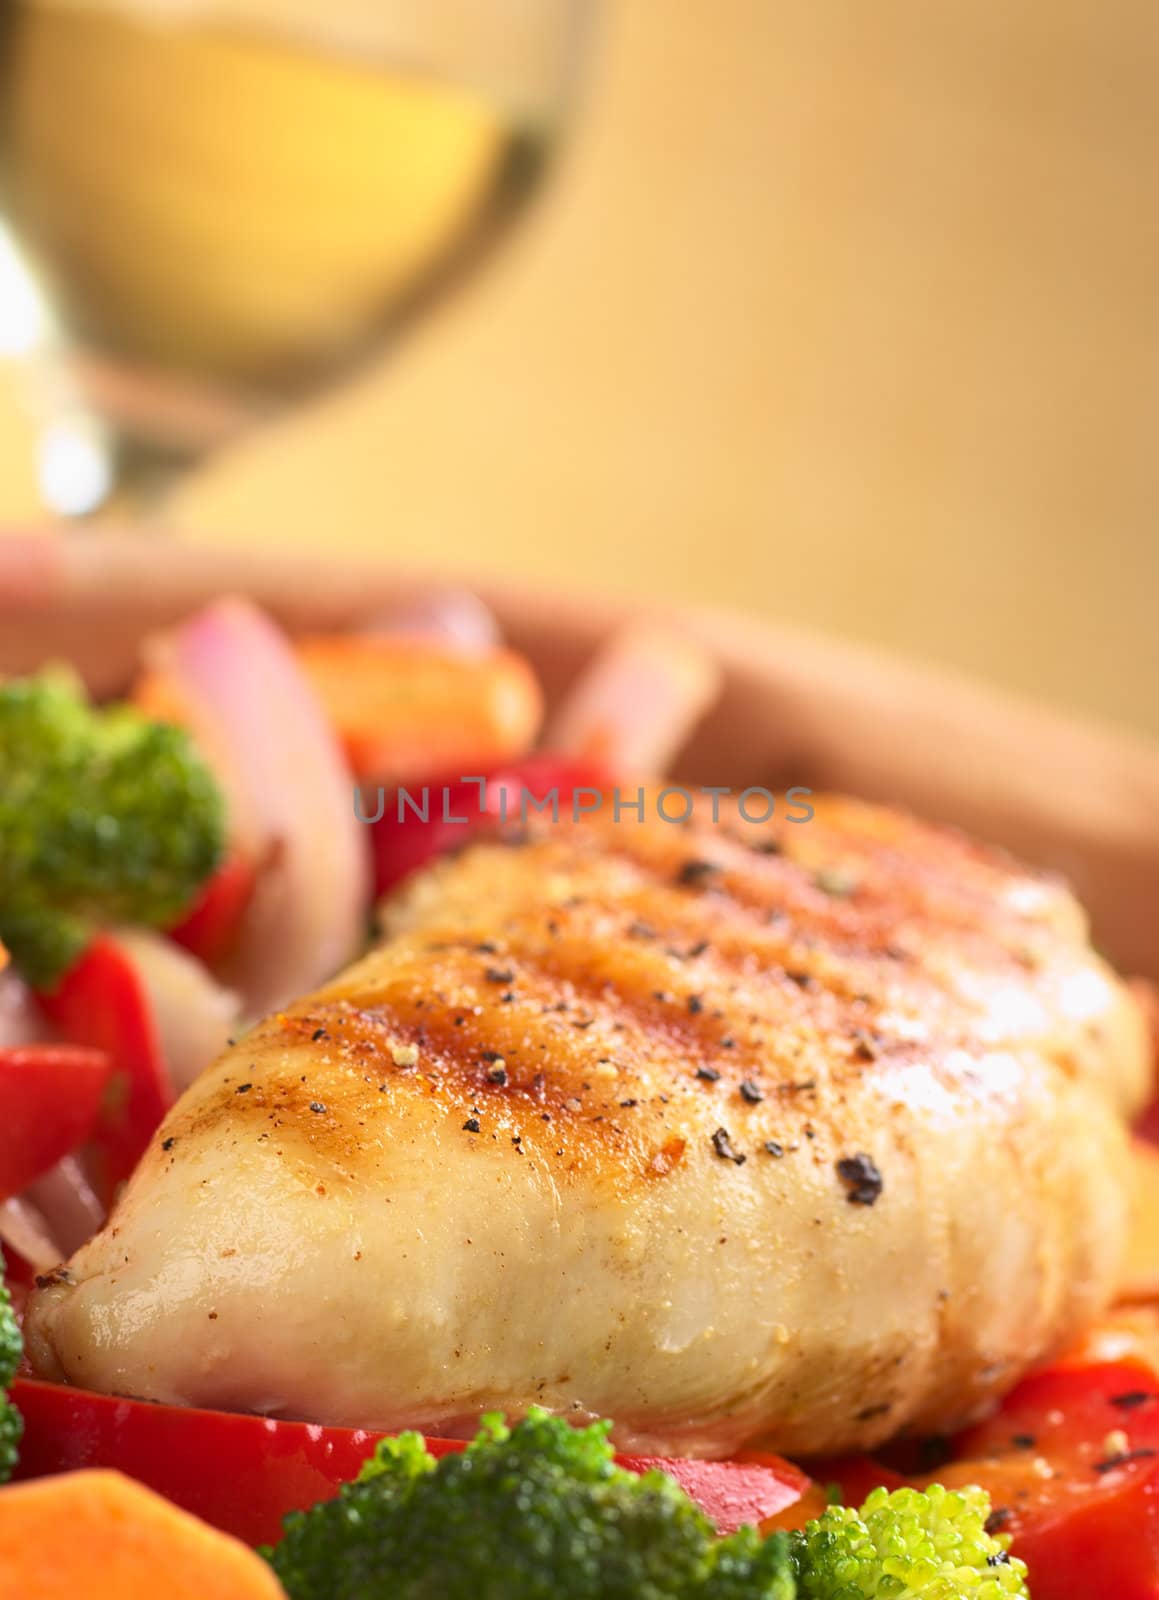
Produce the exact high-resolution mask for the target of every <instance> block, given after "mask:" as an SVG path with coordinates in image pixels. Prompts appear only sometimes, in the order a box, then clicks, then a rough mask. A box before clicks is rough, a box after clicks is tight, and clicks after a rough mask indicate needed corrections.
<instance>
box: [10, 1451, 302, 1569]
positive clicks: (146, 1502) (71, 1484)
mask: <svg viewBox="0 0 1159 1600" xmlns="http://www.w3.org/2000/svg"><path fill="white" fill-rule="evenodd" d="M0 1595H12V1596H13V1597H15V1596H17V1595H19V1596H20V1600H82V1597H83V1600H134V1597H137V1596H140V1597H142V1600H143V1597H145V1596H147V1595H148V1596H152V1595H164V1596H165V1600H284V1594H283V1590H282V1586H281V1584H280V1583H279V1582H278V1581H277V1579H276V1578H275V1577H274V1575H273V1573H272V1571H271V1570H270V1568H269V1567H268V1566H267V1565H266V1563H265V1562H264V1561H263V1560H262V1559H261V1557H260V1556H257V1555H255V1554H254V1553H253V1551H252V1550H248V1549H247V1548H246V1546H245V1545H243V1544H242V1543H241V1542H240V1540H237V1539H233V1538H230V1537H229V1535H228V1534H224V1533H218V1532H217V1530H216V1529H214V1528H210V1527H207V1526H206V1524H205V1523H203V1522H199V1521H198V1520H197V1518H196V1517H191V1516H190V1515H189V1513H188V1512H186V1511H179V1510H178V1509H177V1507H176V1506H174V1505H170V1503H169V1501H168V1500H163V1499H162V1498H161V1496H160V1495H157V1494H154V1493H153V1491H152V1490H151V1489H146V1488H144V1487H143V1486H142V1485H141V1484H139V1483H134V1482H133V1480H132V1479H131V1478H126V1477H123V1476H122V1475H121V1473H119V1472H68V1473H64V1474H63V1475H62V1476H60V1477H56V1478H39V1479H37V1480H36V1481H35V1482H32V1483H18V1484H13V1485H11V1486H10V1487H9V1488H6V1489H0Z"/></svg>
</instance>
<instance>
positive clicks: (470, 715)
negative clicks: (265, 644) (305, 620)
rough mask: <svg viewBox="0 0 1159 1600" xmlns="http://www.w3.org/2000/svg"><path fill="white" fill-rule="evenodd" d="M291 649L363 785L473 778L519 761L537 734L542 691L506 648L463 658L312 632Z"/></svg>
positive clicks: (385, 640) (386, 640) (416, 645)
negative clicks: (516, 760) (331, 722)
mask: <svg viewBox="0 0 1159 1600" xmlns="http://www.w3.org/2000/svg"><path fill="white" fill-rule="evenodd" d="M295 648H296V650H297V653H298V659H299V661H300V662H301V665H302V667H303V669H304V670H305V673H306V676H307V678H308V679H309V680H310V682H311V684H312V685H313V688H314V692H315V693H316V694H317V696H318V698H319V699H320V700H321V702H322V704H323V706H325V708H326V710H327V711H328V712H329V714H330V717H331V719H332V721H333V723H334V726H335V727H336V728H337V730H338V735H339V738H340V739H341V740H342V743H343V745H344V747H345V749H346V754H347V757H348V759H349V761H350V765H351V767H352V768H353V769H354V773H355V775H356V777H358V778H360V779H362V780H365V781H368V782H373V783H382V784H405V783H409V782H414V781H418V780H421V779H424V778H432V777H443V776H446V775H453V776H455V777H469V776H474V775H475V774H479V773H484V772H486V771H487V770H488V769H490V768H492V767H494V766H495V765H496V763H498V762H502V761H507V760H510V759H511V758H513V757H515V756H520V755H522V754H523V753H524V752H525V751H526V750H527V749H528V748H529V747H530V745H531V743H532V741H533V740H534V738H535V735H536V733H537V732H538V731H539V724H540V720H541V718H542V715H543V695H542V691H541V690H540V687H539V683H538V680H537V679H536V677H535V674H534V672H533V671H532V669H531V667H530V665H529V664H528V662H527V661H526V660H525V659H524V657H523V656H521V655H518V654H516V652H515V651H513V650H491V651H488V652H486V653H485V654H482V655H470V654H465V653H461V652H456V651H454V650H448V649H447V648H446V647H445V646H443V645H439V644H435V643H431V642H428V641H424V640H421V639H414V638H401V637H400V638H391V637H389V636H387V635H378V634H324V635H317V636H314V637H311V638H307V639H300V640H298V641H297V643H296V646H295Z"/></svg>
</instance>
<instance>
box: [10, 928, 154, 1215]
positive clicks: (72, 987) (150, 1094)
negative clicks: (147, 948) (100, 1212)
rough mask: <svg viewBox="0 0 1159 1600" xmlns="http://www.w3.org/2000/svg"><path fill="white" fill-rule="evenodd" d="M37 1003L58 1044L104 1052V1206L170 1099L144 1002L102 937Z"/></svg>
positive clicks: (99, 1137)
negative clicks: (107, 1064) (108, 1067)
mask: <svg viewBox="0 0 1159 1600" xmlns="http://www.w3.org/2000/svg"><path fill="white" fill-rule="evenodd" d="M38 999H39V1001H40V1004H41V1007H42V1009H43V1011H44V1013H45V1015H46V1016H47V1018H48V1019H49V1021H50V1022H51V1023H52V1025H53V1027H54V1028H55V1029H56V1031H57V1032H58V1033H60V1034H62V1035H63V1036H64V1038H65V1039H67V1040H68V1041H69V1042H70V1043H72V1044H81V1045H88V1046H91V1047H93V1048H95V1049H98V1050H103V1051H104V1052H105V1054H106V1055H107V1056H108V1057H109V1060H110V1061H111V1062H112V1074H113V1075H112V1079H111V1081H110V1084H109V1089H108V1092H107V1094H106V1096H105V1105H104V1108H103V1110H102V1113H101V1116H100V1118H99V1120H98V1124H97V1127H96V1130H95V1136H94V1137H95V1146H96V1156H97V1166H98V1167H99V1169H100V1171H99V1174H98V1176H99V1179H100V1187H101V1188H102V1189H103V1191H104V1198H105V1199H106V1200H107V1201H111V1199H112V1198H113V1196H114V1195H115V1192H116V1189H117V1186H118V1184H121V1183H123V1182H124V1181H125V1179H126V1178H128V1177H129V1175H130V1173H131V1172H132V1171H133V1168H134V1167H135V1166H136V1165H137V1162H138V1161H139V1160H140V1159H141V1157H142V1155H143V1154H144V1153H145V1150H146V1148H147V1147H148V1144H149V1141H150V1140H151V1139H152V1137H153V1134H154V1133H155V1132H156V1130H157V1127H158V1125H159V1124H160V1122H161V1119H162V1117H163V1116H164V1115H165V1112H166V1111H167V1110H168V1109H169V1107H170V1106H171V1105H172V1104H173V1100H174V1094H173V1086H172V1084H171V1082H170V1080H169V1073H168V1071H167V1069H166V1066H165V1061H164V1058H163V1056H162V1054H161V1042H160V1039H159V1037H158V1034H157V1027H156V1023H155V1021H154V1018H153V1012H152V1008H151V1006H150V1004H149V999H148V996H147V994H146V992H145V988H144V985H143V984H142V983H141V980H140V978H139V977H138V975H137V970H136V968H135V967H134V965H133V963H132V961H131V960H130V959H129V957H128V956H127V955H126V954H125V952H124V951H123V950H122V949H121V947H120V946H119V945H118V943H117V941H116V939H115V938H114V937H113V936H112V935H111V934H107V933H102V934H98V935H97V937H96V938H95V939H94V940H93V942H92V944H91V945H89V947H88V949H87V950H86V951H85V953H84V955H83V956H82V957H81V958H80V960H79V961H78V962H77V963H76V965H75V966H74V967H73V968H72V969H71V970H70V971H69V972H67V973H66V974H65V976H64V977H63V978H62V980H61V981H60V983H59V984H58V985H57V987H56V988H55V989H53V990H52V991H51V992H50V993H45V994H41V995H39V996H38Z"/></svg>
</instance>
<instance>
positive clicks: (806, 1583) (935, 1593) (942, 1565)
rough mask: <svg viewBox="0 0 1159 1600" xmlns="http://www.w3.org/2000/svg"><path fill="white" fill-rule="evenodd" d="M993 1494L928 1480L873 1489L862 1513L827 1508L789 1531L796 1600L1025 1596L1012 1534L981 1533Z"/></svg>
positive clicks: (973, 1599)
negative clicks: (1011, 1550) (925, 1485)
mask: <svg viewBox="0 0 1159 1600" xmlns="http://www.w3.org/2000/svg"><path fill="white" fill-rule="evenodd" d="M989 1515H990V1497H989V1495H987V1494H986V1493H985V1491H984V1490H982V1489H963V1490H961V1491H960V1492H957V1491H953V1490H949V1489H943V1488H942V1486H941V1484H933V1485H932V1486H931V1487H930V1488H929V1489H927V1490H925V1492H924V1493H923V1492H922V1491H921V1490H920V1489H895V1490H894V1491H893V1493H892V1494H891V1493H890V1492H889V1491H888V1490H886V1489H875V1490H874V1491H873V1493H872V1494H871V1495H870V1496H869V1499H868V1500H867V1501H866V1502H865V1504H864V1505H863V1506H862V1508H861V1510H860V1511H854V1510H851V1509H850V1508H849V1507H846V1506H831V1507H830V1508H829V1510H828V1511H826V1512H825V1514H824V1516H822V1517H821V1518H820V1519H819V1520H818V1521H816V1522H811V1523H809V1525H808V1527H807V1528H806V1529H805V1530H804V1532H802V1533H799V1534H794V1535H793V1556H794V1560H795V1564H796V1569H797V1584H798V1591H797V1592H798V1594H799V1595H800V1596H801V1600H886V1597H887V1596H888V1600H919V1597H920V1600H1004V1597H1005V1596H1009V1595H1022V1596H1024V1597H1025V1596H1026V1593H1027V1588H1026V1567H1025V1566H1024V1565H1023V1563H1022V1562H1021V1561H1016V1560H1014V1559H1013V1558H1012V1557H1010V1556H1009V1555H1007V1553H1006V1549H1007V1546H1008V1545H1009V1543H1010V1540H1009V1538H993V1537H992V1536H991V1535H990V1534H988V1533H987V1532H986V1519H987V1517H988V1516H989Z"/></svg>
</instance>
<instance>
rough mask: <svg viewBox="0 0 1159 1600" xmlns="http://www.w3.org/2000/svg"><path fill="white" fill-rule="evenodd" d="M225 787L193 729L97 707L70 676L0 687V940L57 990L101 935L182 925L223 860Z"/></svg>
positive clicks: (52, 674)
mask: <svg viewBox="0 0 1159 1600" xmlns="http://www.w3.org/2000/svg"><path fill="white" fill-rule="evenodd" d="M224 838H225V815H224V802H223V799H222V796H221V793H220V791H219V789H218V787H217V784H216V783H215V782H214V779H213V777H212V775H211V774H210V772H209V769H208V768H207V767H206V765H205V763H204V762H203V761H202V760H201V758H200V757H199V756H198V754H197V752H196V750H195V749H194V747H193V744H192V742H191V741H190V739H189V737H188V735H187V734H186V733H184V732H183V731H182V730H181V729H179V728H174V727H169V726H167V725H166V724H163V723H159V722H152V721H150V720H149V719H148V718H147V717H144V716H142V715H141V714H140V713H139V712H137V711H135V710H133V709H132V708H131V707H128V706H114V707H110V708H98V707H94V706H91V705H89V703H88V701H87V700H86V699H85V697H84V693H83V690H82V689H81V687H80V686H79V684H78V683H77V682H76V681H75V680H74V679H73V678H72V677H71V676H70V675H69V674H68V673H67V672H63V671H47V672H43V673H41V674H40V675H39V676H37V677H34V678H15V679H11V680H9V681H8V682H7V683H0V941H2V942H3V943H4V944H5V945H6V946H7V948H8V950H9V951H10V953H11V955H12V959H13V961H14V962H15V963H16V965H17V966H18V967H20V969H21V970H22V971H23V972H24V974H25V975H26V976H27V977H28V978H29V980H30V981H31V982H32V983H34V984H36V985H38V986H41V987H48V986H50V985H51V984H52V983H53V982H54V981H55V980H56V979H57V978H59V977H60V976H61V975H62V974H63V973H64V972H65V970H66V969H67V968H68V967H69V966H70V965H71V964H72V962H73V961H74V960H75V959H76V958H77V956H79V955H80V953H81V951H82V950H83V949H84V947H85V945H86V944H87V943H88V941H89V939H90V938H91V936H92V934H93V933H94V931H95V930H96V929H97V928H98V927H100V926H103V925H109V924H113V923H118V922H126V923H139V924H144V925H146V926H164V925H166V924H168V923H172V922H175V921H177V920H178V918H179V917H180V916H181V913H182V912H183V911H184V910H185V909H186V908H187V907H188V906H189V904H190V903H191V901H192V900H193V898H194V896H195V895H196V893H197V890H198V889H199V888H200V886H201V885H202V884H203V883H204V882H205V880H206V879H207V878H208V877H209V876H210V875H211V874H212V873H213V871H214V870H215V868H216V867H217V865H218V864H219V862H220V860H221V856H222V851H223V848H224Z"/></svg>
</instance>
